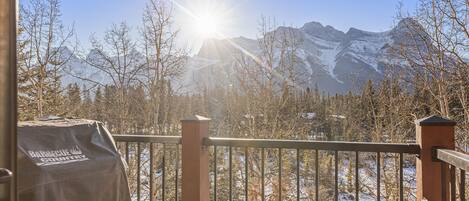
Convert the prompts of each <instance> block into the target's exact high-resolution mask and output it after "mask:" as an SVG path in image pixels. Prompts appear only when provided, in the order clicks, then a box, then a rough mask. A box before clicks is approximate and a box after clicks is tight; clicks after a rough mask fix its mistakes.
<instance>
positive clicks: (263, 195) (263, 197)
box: [261, 148, 265, 201]
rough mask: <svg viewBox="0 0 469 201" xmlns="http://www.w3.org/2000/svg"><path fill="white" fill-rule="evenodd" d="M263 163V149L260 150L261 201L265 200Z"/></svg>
mask: <svg viewBox="0 0 469 201" xmlns="http://www.w3.org/2000/svg"><path fill="white" fill-rule="evenodd" d="M264 161H265V149H264V148H262V151H261V178H262V179H261V180H262V181H261V182H262V192H261V196H262V198H261V200H262V201H264V200H265V182H264V180H265V172H264V165H265V164H264Z"/></svg>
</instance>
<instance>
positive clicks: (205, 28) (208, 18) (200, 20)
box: [195, 14, 220, 38]
mask: <svg viewBox="0 0 469 201" xmlns="http://www.w3.org/2000/svg"><path fill="white" fill-rule="evenodd" d="M219 26H220V23H219V19H218V17H217V16H215V15H213V14H207V15H203V16H199V17H197V18H196V19H195V29H196V31H197V33H198V34H200V35H201V36H202V37H203V38H209V37H215V36H216V35H217V33H218V31H219V30H218V28H219Z"/></svg>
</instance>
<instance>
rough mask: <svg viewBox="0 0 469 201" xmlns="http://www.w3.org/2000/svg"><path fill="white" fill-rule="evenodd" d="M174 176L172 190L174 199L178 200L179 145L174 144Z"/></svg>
mask: <svg viewBox="0 0 469 201" xmlns="http://www.w3.org/2000/svg"><path fill="white" fill-rule="evenodd" d="M175 166H176V168H175V169H176V173H175V174H176V176H174V178H175V181H174V192H176V193H175V200H176V201H178V177H179V145H178V144H176V165H175Z"/></svg>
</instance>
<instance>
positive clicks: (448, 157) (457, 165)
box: [435, 149, 469, 201]
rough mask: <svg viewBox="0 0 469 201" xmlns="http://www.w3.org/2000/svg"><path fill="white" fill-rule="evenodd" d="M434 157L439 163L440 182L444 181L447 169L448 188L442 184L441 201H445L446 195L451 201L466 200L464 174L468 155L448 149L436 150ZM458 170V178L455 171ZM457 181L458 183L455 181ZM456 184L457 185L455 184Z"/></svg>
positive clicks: (467, 166) (468, 161)
mask: <svg viewBox="0 0 469 201" xmlns="http://www.w3.org/2000/svg"><path fill="white" fill-rule="evenodd" d="M435 155H436V156H435V157H436V158H437V159H438V160H439V161H440V162H441V171H442V174H441V175H442V178H441V180H442V181H446V180H447V179H448V178H446V176H447V173H446V171H448V168H449V172H450V173H449V186H447V185H446V184H447V183H446V182H443V183H442V184H443V185H442V199H441V200H442V201H446V200H447V198H448V195H449V197H450V200H451V201H455V200H456V199H457V198H458V197H459V200H466V173H467V171H469V155H468V154H465V153H461V152H458V151H455V150H450V149H436V153H435ZM457 170H459V177H458V176H457V175H456V171H457ZM458 179H459V182H456V180H458ZM456 183H457V184H456Z"/></svg>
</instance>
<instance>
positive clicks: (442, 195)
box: [440, 162, 446, 201]
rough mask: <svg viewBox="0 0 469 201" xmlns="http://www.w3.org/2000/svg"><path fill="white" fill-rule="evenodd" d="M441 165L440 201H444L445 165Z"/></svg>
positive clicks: (442, 163)
mask: <svg viewBox="0 0 469 201" xmlns="http://www.w3.org/2000/svg"><path fill="white" fill-rule="evenodd" d="M440 164H441V167H440V169H441V201H446V171H445V170H446V165H445V163H444V162H440Z"/></svg>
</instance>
